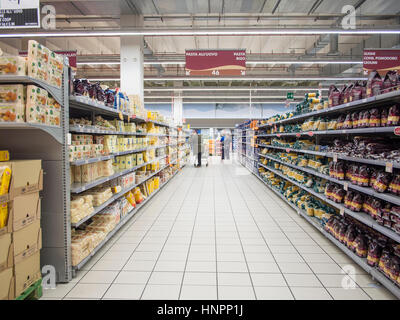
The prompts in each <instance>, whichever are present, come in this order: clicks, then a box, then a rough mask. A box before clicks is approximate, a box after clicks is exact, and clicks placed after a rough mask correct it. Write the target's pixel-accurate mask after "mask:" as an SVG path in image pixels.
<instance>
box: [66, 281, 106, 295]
mask: <svg viewBox="0 0 400 320" xmlns="http://www.w3.org/2000/svg"><path fill="white" fill-rule="evenodd" d="M109 287H110V284H92V283H91V284H89V283H78V284H77V285H76V286H75V287H74V288H73V289H72V290H71V291H70V292H69V293H68V295H67V296H66V297H67V298H84V299H86V298H98V299H100V298H102V297H103V295H104V293H105V292H106V291H107V289H108V288H109Z"/></svg>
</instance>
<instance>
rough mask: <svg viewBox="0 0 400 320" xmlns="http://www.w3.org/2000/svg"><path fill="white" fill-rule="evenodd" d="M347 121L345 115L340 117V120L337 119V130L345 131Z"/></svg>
mask: <svg viewBox="0 0 400 320" xmlns="http://www.w3.org/2000/svg"><path fill="white" fill-rule="evenodd" d="M345 119H346V116H345V115H343V114H342V115H340V116H339V118H338V119H337V123H336V129H337V130H340V129H343V125H344V120H345Z"/></svg>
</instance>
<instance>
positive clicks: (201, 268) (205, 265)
mask: <svg viewBox="0 0 400 320" xmlns="http://www.w3.org/2000/svg"><path fill="white" fill-rule="evenodd" d="M185 271H186V272H216V271H217V263H216V262H210V261H188V262H187V265H186V270H185Z"/></svg>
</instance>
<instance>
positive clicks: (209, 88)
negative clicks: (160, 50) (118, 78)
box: [144, 87, 329, 92]
mask: <svg viewBox="0 0 400 320" xmlns="http://www.w3.org/2000/svg"><path fill="white" fill-rule="evenodd" d="M316 90H318V88H301V87H298V88H290V87H288V88H285V87H278V88H274V87H264V88H263V87H169V88H167V87H160V88H157V87H148V88H144V91H147V92H153V91H254V92H256V91H285V92H286V91H288V92H292V91H294V92H296V91H316ZM319 90H323V91H328V90H329V88H322V89H319Z"/></svg>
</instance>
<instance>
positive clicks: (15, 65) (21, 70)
mask: <svg viewBox="0 0 400 320" xmlns="http://www.w3.org/2000/svg"><path fill="white" fill-rule="evenodd" d="M0 74H4V75H18V76H25V75H26V59H25V58H22V57H18V56H16V57H13V56H9V57H7V56H0Z"/></svg>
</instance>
